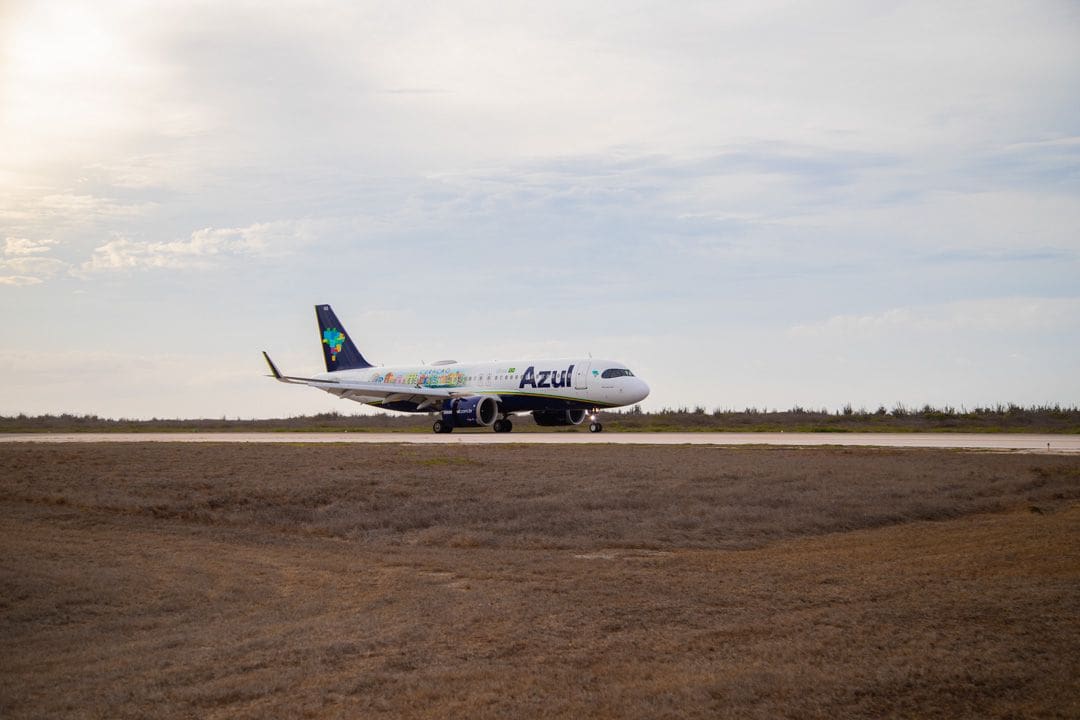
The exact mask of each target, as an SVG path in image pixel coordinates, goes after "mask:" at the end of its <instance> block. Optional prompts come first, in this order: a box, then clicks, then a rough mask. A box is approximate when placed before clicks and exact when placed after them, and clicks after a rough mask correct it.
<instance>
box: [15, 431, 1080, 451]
mask: <svg viewBox="0 0 1080 720" xmlns="http://www.w3.org/2000/svg"><path fill="white" fill-rule="evenodd" d="M0 442H36V443H100V442H185V443H403V444H423V445H431V444H436V445H506V444H513V443H529V444H548V445H557V444H571V445H603V444H611V445H717V446H731V445H778V446H797V447H816V446H826V445H832V446H836V445H850V446H861V447H894V448H899V447H920V448H953V449H970V450H1000V451H1014V452H1015V451H1020V452H1039V451H1041V452H1044V453H1045V452H1050V453H1055V454H1056V453H1080V435H1023V434H997V433H993V434H991V433H986V434H982V433H614V432H604V433H600V434H596V435H593V434H590V433H584V432H550V433H540V432H536V433H508V434H496V433H493V432H491V431H476V432H455V433H452V434H449V435H435V434H434V433H55V434H53V433H5V434H0Z"/></svg>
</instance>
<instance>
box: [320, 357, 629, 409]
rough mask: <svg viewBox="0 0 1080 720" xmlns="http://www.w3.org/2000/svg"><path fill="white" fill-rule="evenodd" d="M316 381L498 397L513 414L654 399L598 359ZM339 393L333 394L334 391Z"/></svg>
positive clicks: (444, 367)
mask: <svg viewBox="0 0 1080 720" xmlns="http://www.w3.org/2000/svg"><path fill="white" fill-rule="evenodd" d="M314 377H315V379H338V380H350V381H354V382H359V383H374V384H378V385H381V386H383V387H386V386H397V387H400V388H401V395H402V399H404V398H405V397H407V396H408V395H409V390H410V389H413V388H417V387H420V388H441V389H446V390H450V391H453V392H454V393H455V394H463V395H495V396H498V398H499V401H500V404H501V405H502V406H504V407H505V409H506V410H507V411H509V412H527V411H532V410H546V409H561V408H604V407H620V406H623V405H632V404H634V403H637V402H640V401H642V400H643V399H645V397H646V396H647V395H648V394H649V386H648V385H646V384H645V382H644V381H643V380H641V379H640V378H637V377H634V376H633V375H632V374H631V373H630V371H629V369H628V368H627V367H626V366H625V365H623V364H622V363H618V362H614V361H610V360H598V359H594V358H568V359H557V360H517V361H510V362H481V363H459V362H456V361H441V362H438V363H433V364H431V365H401V366H392V367H371V368H364V369H357V370H338V371H336V372H332V373H329V372H328V373H320V374H319V375H316V376H314ZM331 392H333V390H331ZM335 394H339V395H340V396H341V397H345V398H348V399H350V400H356V401H358V402H363V403H368V404H371V405H375V406H379V407H386V408H389V409H400V410H405V411H409V410H413V411H426V412H431V411H432V410H433V409H435V408H434V407H430V406H429V407H415V408H409V407H395V398H394V396H390V397H386V398H383V397H379V398H375V397H369V396H365V395H364V394H363V392H362V391H355V392H338V393H335Z"/></svg>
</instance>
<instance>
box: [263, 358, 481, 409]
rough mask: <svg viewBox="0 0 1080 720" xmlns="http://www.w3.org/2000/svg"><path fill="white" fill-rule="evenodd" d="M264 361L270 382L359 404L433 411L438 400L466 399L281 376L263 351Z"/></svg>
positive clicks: (435, 391)
mask: <svg viewBox="0 0 1080 720" xmlns="http://www.w3.org/2000/svg"><path fill="white" fill-rule="evenodd" d="M263 357H264V358H266V364H267V365H269V366H270V372H271V373H272V374H273V378H274V379H275V380H277V381H278V382H283V383H289V384H291V385H310V386H311V387H316V388H319V389H320V390H325V391H326V392H328V393H332V394H334V395H337V396H338V397H343V398H348V399H349V400H356V401H357V402H362V403H370V402H383V403H392V402H414V403H416V404H417V405H418V406H421V407H423V406H427V407H434V406H436V405H438V404H439V401H441V400H446V399H448V398H455V397H465V396H467V395H468V393H461V392H453V391H450V390H446V389H444V388H430V387H423V386H421V385H413V386H405V385H384V384H382V383H366V382H355V381H353V380H328V379H319V378H305V377H295V376H292V375H283V374H282V373H281V371H280V370H278V368H277V365H275V364H274V361H273V360H271V359H270V356H269V355H267V354H266V351H265V350H264V351H263Z"/></svg>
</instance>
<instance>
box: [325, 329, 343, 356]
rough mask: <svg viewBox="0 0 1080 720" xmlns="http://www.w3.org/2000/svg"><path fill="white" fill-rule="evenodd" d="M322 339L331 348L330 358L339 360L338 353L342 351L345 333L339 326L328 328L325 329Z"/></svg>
mask: <svg viewBox="0 0 1080 720" xmlns="http://www.w3.org/2000/svg"><path fill="white" fill-rule="evenodd" d="M322 341H323V344H324V345H327V346H329V348H330V359H331V360H337V354H338V353H339V352H341V345H342V343H344V342H345V333H343V332H341V331H340V330H338V329H337V328H326V329H325V330H323V334H322Z"/></svg>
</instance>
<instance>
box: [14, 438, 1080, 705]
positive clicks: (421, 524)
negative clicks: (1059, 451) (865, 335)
mask: <svg viewBox="0 0 1080 720" xmlns="http://www.w3.org/2000/svg"><path fill="white" fill-rule="evenodd" d="M1078 497H1080V458H1070V457H1060V456H1034V455H1005V454H975V453H961V452H951V451H949V452H945V451H930V450H902V451H895V450H874V449H866V450H844V449H812V450H788V449H757V448H754V449H721V448H708V447H681V448H679V447H642V446H621V447H613V446H562V447H560V446H466V447H447V446H415V447H399V446H370V445H335V446H307V445H304V446H288V445H180V444H176V445H158V444H146V445H142V444H132V445H113V444H102V445H60V446H41V445H29V444H27V445H4V446H0V507H2V513H0V538H2V542H3V550H4V552H3V555H2V560H0V642H2V643H3V645H2V650H3V652H2V655H0V657H2V660H0V716H2V717H5V718H7V717H57V716H67V717H146V716H148V715H151V716H160V717H230V718H232V717H266V716H279V717H304V716H307V717H367V716H386V717H447V716H468V717H474V716H475V717H523V716H553V717H581V716H590V717H650V718H651V717H676V716H678V717H717V716H719V717H762V718H775V717H880V716H883V715H893V716H930V717H958V716H967V717H1076V716H1077V715H1078V714H1080V684H1078V681H1077V678H1078V677H1080V659H1078V658H1080V625H1078V623H1077V622H1076V618H1077V617H1078V616H1080V552H1078V551H1080V505H1078V504H1077V498H1078Z"/></svg>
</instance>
